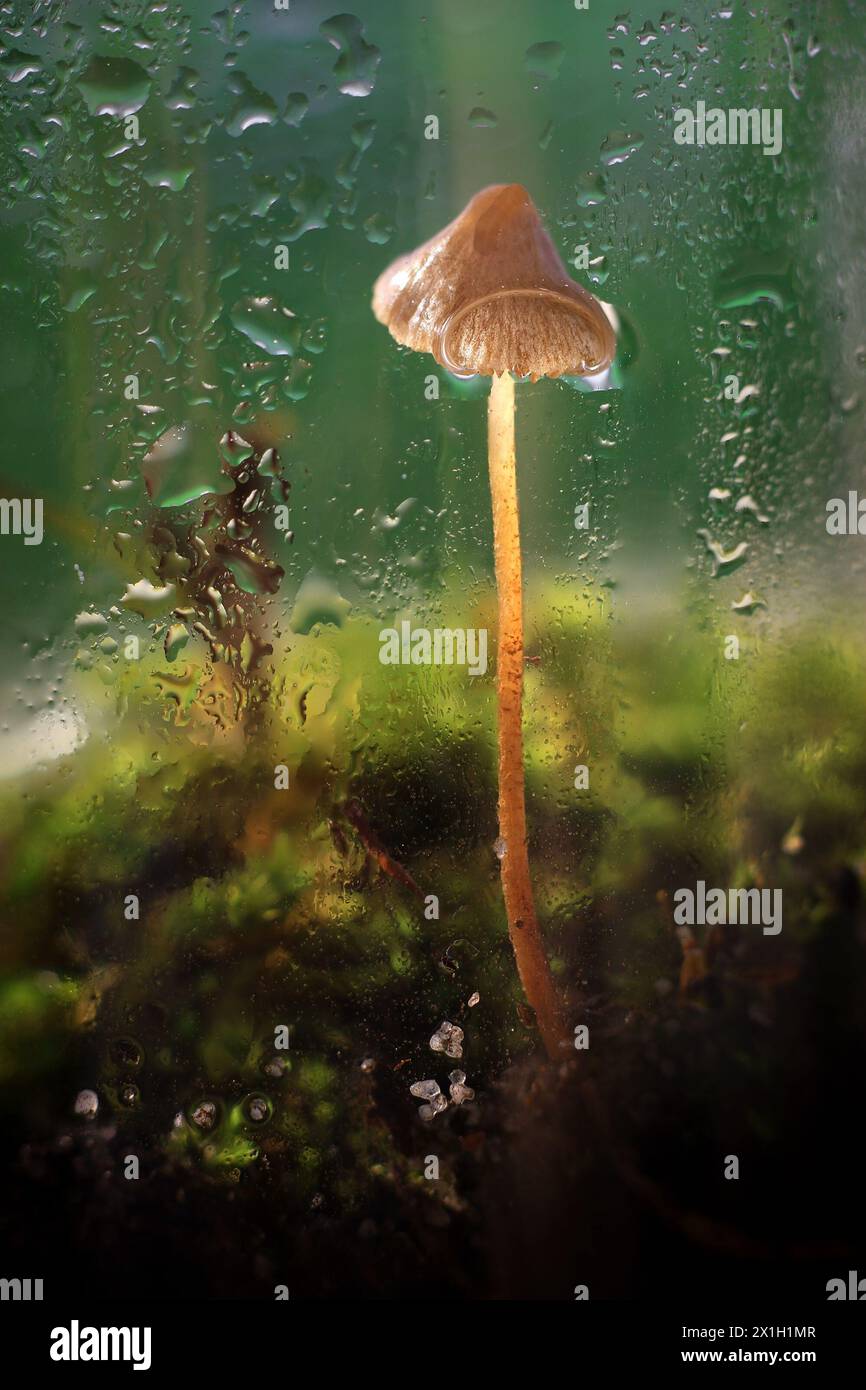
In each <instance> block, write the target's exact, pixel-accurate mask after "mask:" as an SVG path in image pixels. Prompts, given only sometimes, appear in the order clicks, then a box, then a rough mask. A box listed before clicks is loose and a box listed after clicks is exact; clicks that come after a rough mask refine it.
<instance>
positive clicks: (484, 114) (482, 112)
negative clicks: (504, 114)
mask: <svg viewBox="0 0 866 1390" xmlns="http://www.w3.org/2000/svg"><path fill="white" fill-rule="evenodd" d="M469 124H470V125H474V126H478V127H479V128H480V129H486V128H488V127H493V126H495V125H496V124H497V120H496V116H495V115H494V114H493V112H492V111H488V110H487V108H486V107H485V106H473V108H472V110H471V111H470V112H469Z"/></svg>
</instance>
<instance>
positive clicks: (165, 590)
mask: <svg viewBox="0 0 866 1390" xmlns="http://www.w3.org/2000/svg"><path fill="white" fill-rule="evenodd" d="M176 595H177V587H176V585H174V584H160V585H156V584H151V582H150V580H149V579H139V581H138V583H137V584H127V586H126V592H125V593H124V595H123V598H122V599H121V600H120V602H121V604H122V605H123V607H124V608H128V609H129V610H130V612H132V613H138V615H139V616H140V617H142V618H158V617H160V616H161V615H162V614H163V613H166V612H168V610H169V608H172V607H173V606H174V603H175V600H176Z"/></svg>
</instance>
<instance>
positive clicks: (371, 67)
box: [319, 14, 382, 97]
mask: <svg viewBox="0 0 866 1390" xmlns="http://www.w3.org/2000/svg"><path fill="white" fill-rule="evenodd" d="M319 33H320V34H323V35H324V36H325V38H326V39H327V40H328V42H329V43H330V44H332V45H333V47H334V48H336V49H337V50H338V51H339V54H340V56H339V58H338V59H337V61H336V63H335V64H334V76H335V77H336V78H337V81H338V83H339V88H340V91H341V92H342V93H343V95H344V96H348V97H366V96H369V95H370V93H371V92H372V90H373V88H374V86H375V85H376V69H377V68H378V66H379V63H380V62H381V58H382V55H381V53H380V52H379V49H378V48H376V47H375V45H374V44H371V43H367V42H366V40H365V38H364V30H363V26H362V24H361V21H360V20H359V19H357V18H356V17H355V15H352V14H338V15H334V16H333V17H332V18H331V19H326V20H325V21H324V23H322V24H320V25H319Z"/></svg>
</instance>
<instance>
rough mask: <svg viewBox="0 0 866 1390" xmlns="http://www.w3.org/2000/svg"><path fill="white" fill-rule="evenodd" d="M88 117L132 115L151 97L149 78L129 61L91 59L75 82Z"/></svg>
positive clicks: (136, 64) (135, 64)
mask: <svg viewBox="0 0 866 1390" xmlns="http://www.w3.org/2000/svg"><path fill="white" fill-rule="evenodd" d="M77 86H78V90H79V91H80V92H81V95H82V96H83V97H84V100H85V102H86V103H87V109H88V111H89V112H90V114H91V116H131V115H132V114H133V112H135V111H140V110H141V108H142V106H143V105H144V103H145V102H146V101H147V98H148V97H149V96H150V87H151V83H150V78H149V77H148V75H147V73H146V72H145V71H144V68H141V67H139V65H138V63H134V62H133V61H132V59H131V58H103V57H98V56H97V57H94V58H92V59H91V61H90V63H89V65H88V67H87V70H86V72H84V73H83V74H82V76H81V77H80V78H79V79H78V83H77Z"/></svg>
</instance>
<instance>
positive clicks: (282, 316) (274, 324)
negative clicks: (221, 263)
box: [229, 295, 301, 357]
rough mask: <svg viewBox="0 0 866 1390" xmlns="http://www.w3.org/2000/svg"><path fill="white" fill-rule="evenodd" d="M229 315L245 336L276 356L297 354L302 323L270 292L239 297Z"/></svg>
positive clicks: (264, 350) (258, 346)
mask: <svg viewBox="0 0 866 1390" xmlns="http://www.w3.org/2000/svg"><path fill="white" fill-rule="evenodd" d="M229 318H230V319H231V322H232V324H233V326H234V327H235V328H236V329H237V330H238V332H239V333H243V335H244V337H246V338H249V340H250V342H251V343H254V344H255V346H256V347H257V348H261V350H262V352H267V353H270V355H271V356H272V357H293V356H294V354H295V353H296V352H297V350H298V346H299V343H300V337H301V325H300V323H299V322H298V320H297V319H296V318H295V316H294V314H293V313H292V311H291V309H286V308H284V307H283V305H282V304H280V303H279V301H278V300H276V299H271V298H270V297H268V296H266V295H251V296H249V297H248V298H246V299H239V300H238V302H237V303H236V304H235V305H234V306H233V307H232V309H231V312H230V313H229Z"/></svg>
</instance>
